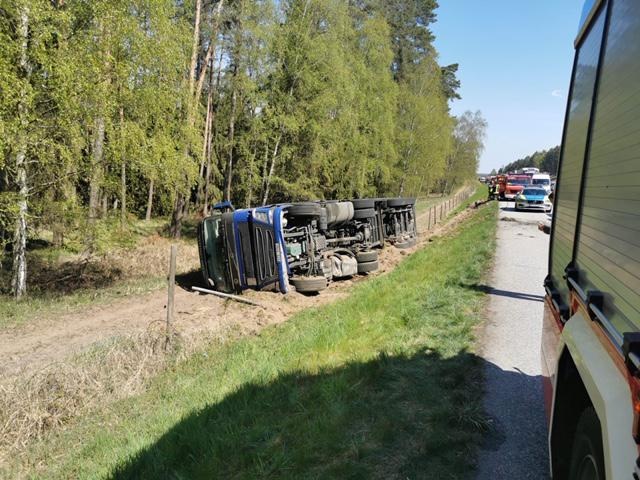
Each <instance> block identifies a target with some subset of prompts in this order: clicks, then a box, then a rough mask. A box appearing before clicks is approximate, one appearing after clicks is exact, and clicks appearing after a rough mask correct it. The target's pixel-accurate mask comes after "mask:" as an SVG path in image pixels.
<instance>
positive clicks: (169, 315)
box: [164, 244, 178, 350]
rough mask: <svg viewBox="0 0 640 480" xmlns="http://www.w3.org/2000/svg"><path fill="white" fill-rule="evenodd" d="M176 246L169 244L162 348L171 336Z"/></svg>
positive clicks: (165, 346)
mask: <svg viewBox="0 0 640 480" xmlns="http://www.w3.org/2000/svg"><path fill="white" fill-rule="evenodd" d="M177 252H178V247H177V246H176V245H175V244H174V245H171V253H170V255H169V280H168V283H169V284H168V287H169V297H168V299H167V328H166V332H165V334H166V337H165V341H164V348H165V350H166V349H167V345H168V344H169V339H170V338H171V325H173V296H174V294H175V290H176V256H177Z"/></svg>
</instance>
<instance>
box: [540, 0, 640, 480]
mask: <svg viewBox="0 0 640 480" xmlns="http://www.w3.org/2000/svg"><path fill="white" fill-rule="evenodd" d="M582 18H583V20H582V22H581V25H580V29H579V33H578V37H577V39H576V41H575V47H576V56H575V61H574V68H573V73H572V81H571V88H570V90H569V91H570V96H569V101H568V108H567V113H566V119H565V128H564V133H563V141H562V147H561V153H560V164H559V171H558V179H557V185H556V191H555V198H554V218H553V223H552V225H551V238H550V251H549V274H548V276H547V278H546V280H545V289H546V297H545V302H544V317H543V331H542V368H543V385H544V394H545V404H546V410H547V414H548V418H549V436H548V438H549V453H550V460H551V462H550V469H551V475H552V477H553V478H554V479H555V480H558V479H609V480H618V479H638V478H640V463H639V453H640V449H639V446H640V240H639V235H638V233H639V232H640V213H639V212H640V209H639V208H638V207H639V206H640V144H638V142H637V141H636V140H635V139H637V138H639V137H640V82H638V81H637V78H638V74H640V55H638V47H639V45H640V2H638V1H637V0H601V1H594V0H590V1H588V2H586V4H585V10H584V14H583V17H582ZM541 228H544V225H542V226H541Z"/></svg>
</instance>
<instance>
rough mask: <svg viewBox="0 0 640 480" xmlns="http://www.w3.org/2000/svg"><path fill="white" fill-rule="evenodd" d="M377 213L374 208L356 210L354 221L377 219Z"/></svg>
mask: <svg viewBox="0 0 640 480" xmlns="http://www.w3.org/2000/svg"><path fill="white" fill-rule="evenodd" d="M375 216H376V211H375V210H374V209H373V208H363V209H361V210H354V212H353V219H354V220H366V219H367V218H371V217H375Z"/></svg>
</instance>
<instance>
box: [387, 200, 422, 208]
mask: <svg viewBox="0 0 640 480" xmlns="http://www.w3.org/2000/svg"><path fill="white" fill-rule="evenodd" d="M415 203H416V199H415V198H389V199H388V200H387V206H388V207H409V206H411V205H413V204H415Z"/></svg>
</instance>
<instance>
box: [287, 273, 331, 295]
mask: <svg viewBox="0 0 640 480" xmlns="http://www.w3.org/2000/svg"><path fill="white" fill-rule="evenodd" d="M289 283H290V284H291V285H293V286H294V287H296V292H300V293H315V292H319V291H321V290H324V289H325V288H327V279H326V278H325V277H297V278H290V279H289Z"/></svg>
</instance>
